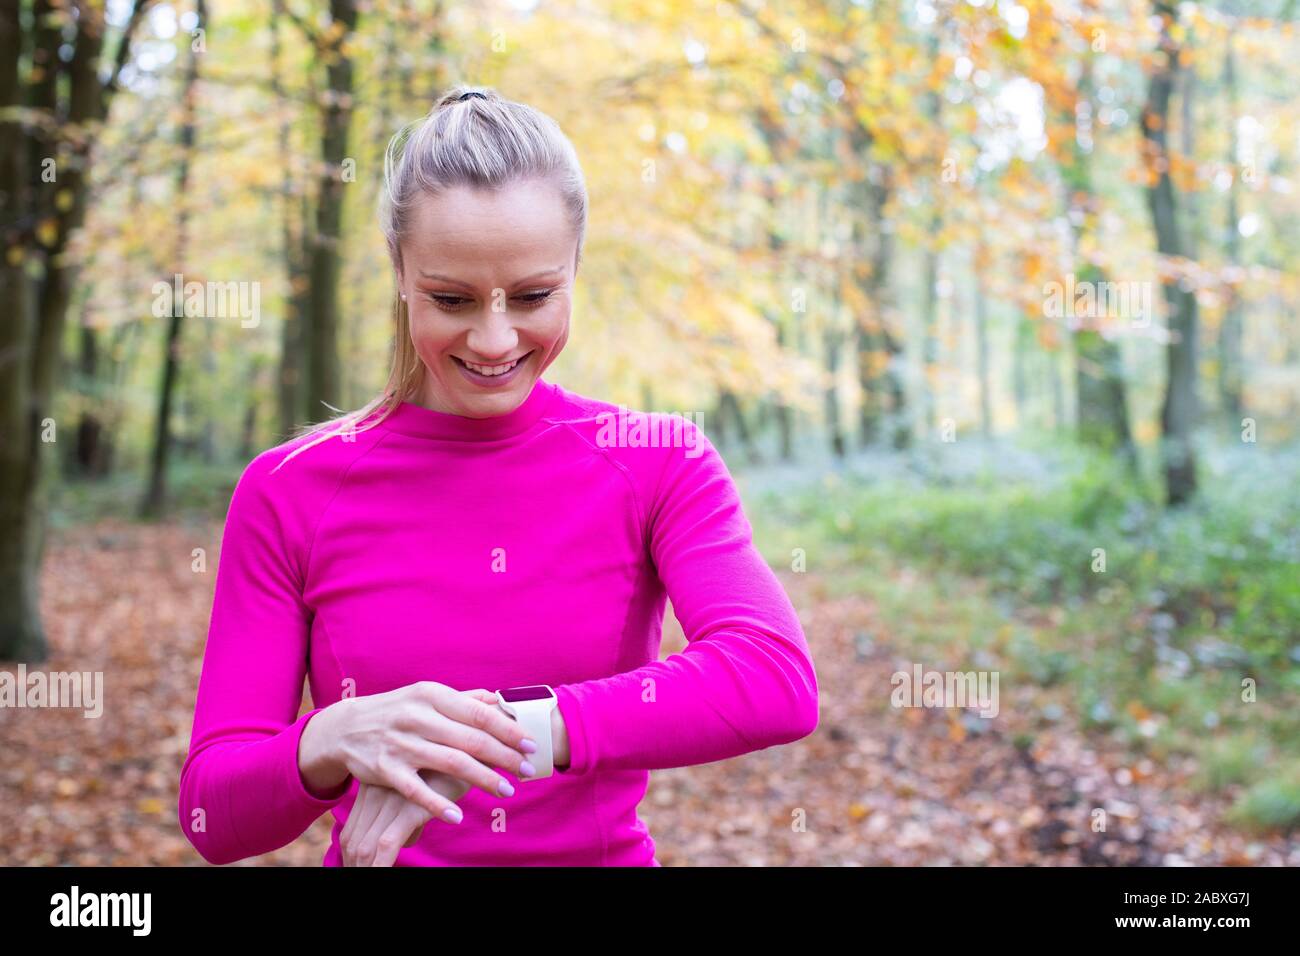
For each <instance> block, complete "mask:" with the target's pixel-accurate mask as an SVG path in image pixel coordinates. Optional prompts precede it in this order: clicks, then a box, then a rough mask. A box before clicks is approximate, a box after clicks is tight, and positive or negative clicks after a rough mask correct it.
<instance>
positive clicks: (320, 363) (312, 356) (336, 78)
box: [307, 0, 358, 421]
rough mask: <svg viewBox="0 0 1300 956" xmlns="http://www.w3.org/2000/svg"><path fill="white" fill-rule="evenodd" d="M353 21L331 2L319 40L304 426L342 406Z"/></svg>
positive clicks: (338, 1) (340, 4) (349, 8)
mask: <svg viewBox="0 0 1300 956" xmlns="http://www.w3.org/2000/svg"><path fill="white" fill-rule="evenodd" d="M357 16H358V14H357V5H356V2H355V0H330V18H331V29H330V30H328V31H327V32H326V33H323V34H321V36H320V40H321V43H322V46H323V49H322V50H321V58H322V60H323V61H324V63H325V73H326V77H327V82H326V94H325V97H324V99H325V103H324V105H323V108H322V110H321V113H322V115H321V143H320V148H321V153H320V155H321V167H320V174H319V176H318V182H317V186H318V188H317V195H316V223H315V230H314V233H313V235H312V236H311V239H310V243H309V254H308V261H309V265H308V276H309V279H310V282H311V287H310V304H309V309H310V311H309V318H310V324H311V331H310V333H309V338H310V341H309V342H308V346H307V356H308V370H307V419H308V421H323V420H325V419H327V418H330V417H331V416H332V415H333V414H334V413H333V411H332V409H333V408H337V407H339V406H340V404H341V403H342V402H343V396H342V395H341V394H340V384H341V379H340V374H339V355H338V333H339V269H340V262H341V256H340V252H339V246H340V243H341V241H342V238H343V233H342V222H343V187H344V181H343V162H344V160H346V159H347V157H348V124H349V123H350V121H351V119H352V60H351V58H350V57H349V56H348V55H347V54H346V53H345V49H346V47H345V45H346V44H348V43H349V42H351V40H352V37H353V35H354V33H355V32H356V28H357Z"/></svg>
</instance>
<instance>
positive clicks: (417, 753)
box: [409, 738, 522, 797]
mask: <svg viewBox="0 0 1300 956" xmlns="http://www.w3.org/2000/svg"><path fill="white" fill-rule="evenodd" d="M409 759H410V760H411V762H412V763H413V764H415V766H417V767H420V768H423V769H428V770H435V771H437V772H439V773H442V774H445V775H446V776H448V777H454V778H456V780H458V781H460V782H461V783H462V785H463V786H465V787H467V788H468V787H478V788H479V789H480V790H482V791H483V792H484V793H486V794H490V795H491V796H493V797H508V796H513V795H514V784H512V783H511V782H510V781H509V780H507V779H506V778H505V777H503V776H501V774H499V773H497V772H496V771H495V770H494V769H492V768H491V767H489V766H485V765H484V764H483V763H482V762H481V761H479V760H478V759H477V758H475V757H474V756H472V755H471V754H468V753H466V752H465V751H463V750H458V749H457V748H455V747H449V746H445V745H443V744H437V743H431V742H429V741H427V740H421V739H419V738H416V739H414V740H413V741H411V743H410V758H409ZM520 776H522V774H520ZM503 784H504V786H503Z"/></svg>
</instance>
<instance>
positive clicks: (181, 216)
mask: <svg viewBox="0 0 1300 956" xmlns="http://www.w3.org/2000/svg"><path fill="white" fill-rule="evenodd" d="M196 13H197V22H196V29H199V30H203V29H206V28H207V10H206V6H205V0H198V3H197V7H196ZM198 78H199V54H198V53H197V52H196V51H195V50H194V49H193V48H192V47H191V50H190V56H189V63H188V64H187V66H186V69H185V81H184V86H183V87H182V89H181V109H182V119H181V126H180V130H179V134H178V141H179V144H180V148H181V149H180V160H179V165H178V167H177V170H176V203H177V207H178V211H177V217H176V218H177V221H176V258H175V271H176V272H177V273H179V274H180V275H181V276H182V280H181V281H182V287H183V284H184V281H185V280H184V278H183V277H184V274H185V260H186V256H187V254H188V251H189V250H188V248H187V241H188V238H189V218H190V213H189V199H188V186H189V178H190V163H191V161H192V160H193V156H194V138H195V133H194V130H195V122H194V113H195V109H194V106H195V103H194V101H195V97H196V96H197V86H198ZM211 318H212V317H211V316H209V317H208V320H209V321H210V320H211ZM184 319H185V301H184V296H183V295H180V296H175V297H174V298H173V299H172V314H171V316H170V317H169V319H168V322H167V339H166V342H165V345H164V350H163V372H162V381H161V383H160V385H159V388H158V417H157V419H156V421H155V422H154V440H153V454H152V455H151V457H150V468H149V486H148V490H147V491H146V492H145V496H144V498H143V500H142V501H141V502H140V517H142V518H156V517H158V516H159V515H161V514H162V513H163V511H164V509H165V508H166V506H167V460H168V458H169V456H170V452H171V442H172V436H171V410H172V399H173V396H174V395H175V391H176V382H177V379H178V378H179V376H180V361H181V354H180V352H181V332H182V330H183V328H184Z"/></svg>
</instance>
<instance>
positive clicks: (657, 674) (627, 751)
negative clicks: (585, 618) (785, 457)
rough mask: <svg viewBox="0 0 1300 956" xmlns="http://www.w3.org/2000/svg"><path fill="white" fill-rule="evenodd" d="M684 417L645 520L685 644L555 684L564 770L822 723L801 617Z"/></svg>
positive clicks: (778, 738) (650, 763)
mask: <svg viewBox="0 0 1300 956" xmlns="http://www.w3.org/2000/svg"><path fill="white" fill-rule="evenodd" d="M683 424H684V431H683V435H684V442H683V444H684V447H675V448H668V449H659V450H658V453H659V454H660V455H662V456H664V458H663V460H662V463H661V464H662V471H660V474H659V477H658V479H657V481H656V482H655V483H654V484H653V488H654V490H653V492H652V493H651V495H650V496H649V502H648V507H647V509H646V510H647V515H646V520H647V528H648V534H649V539H650V541H649V544H650V551H651V556H652V557H653V560H654V563H655V567H656V569H657V570H658V573H659V577H660V579H661V580H662V581H663V583H664V587H665V588H666V590H667V592H668V597H669V599H670V600H671V601H672V605H673V611H674V613H675V614H676V615H677V619H678V620H679V621H680V622H681V625H682V629H683V631H684V632H685V635H686V639H687V641H688V642H689V643H688V646H687V647H686V648H685V649H684V650H683V651H681V652H680V653H677V654H673V655H670V656H669V657H668V658H667V659H665V660H662V661H654V662H651V663H649V664H646V665H645V666H643V667H640V668H637V669H636V670H632V671H628V672H626V673H623V674H616V675H613V676H611V677H607V678H602V679H599V680H589V681H582V682H580V683H573V684H562V685H559V686H557V687H556V688H555V692H556V696H557V698H558V704H559V711H560V714H561V716H562V718H563V723H564V729H565V735H566V736H567V738H568V750H569V755H568V756H569V765H568V766H567V767H559V766H557V770H558V772H560V773H569V774H582V773H586V772H588V771H591V770H624V769H638V770H653V769H657V768H664V767H681V766H687V765H690V764H698V763H711V762H713V761H715V760H725V759H727V758H729V757H735V756H738V755H739V754H743V753H748V752H750V751H753V750H761V749H763V748H765V747H771V746H775V745H777V744H784V743H790V742H791V741H795V740H799V739H800V738H802V737H806V736H808V735H809V734H811V733H812V732H813V731H814V730H815V729H816V727H817V721H818V705H817V676H816V673H815V671H814V669H813V661H812V656H811V654H810V652H809V649H808V643H807V640H806V639H805V637H804V633H803V628H802V627H801V625H800V623H799V618H798V615H796V613H795V610H794V607H793V606H792V605H791V603H790V599H789V597H787V595H786V593H785V590H784V589H783V588H782V587H781V584H780V582H779V581H778V580H777V578H776V575H775V574H773V572H772V569H771V568H770V567H768V565H767V562H766V561H764V560H763V557H762V556H761V555H760V554H759V552H758V550H757V549H756V548H755V547H754V544H753V529H752V528H751V526H750V524H749V521H748V519H746V517H745V514H744V511H743V510H742V508H741V502H740V495H739V493H738V492H737V490H736V486H735V483H734V481H733V480H732V478H731V475H730V473H729V472H728V470H727V466H726V464H725V463H724V462H723V460H722V456H721V455H720V454H718V451H717V449H716V448H714V446H713V444H712V443H711V442H710V441H709V440H708V438H707V437H706V436H705V435H704V432H703V431H702V430H700V429H699V428H698V426H696V425H695V424H694V423H692V422H689V421H686V422H684V423H683ZM636 453H637V454H649V451H648V450H647V449H637V450H636Z"/></svg>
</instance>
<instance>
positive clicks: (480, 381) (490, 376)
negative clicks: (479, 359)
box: [451, 349, 536, 385]
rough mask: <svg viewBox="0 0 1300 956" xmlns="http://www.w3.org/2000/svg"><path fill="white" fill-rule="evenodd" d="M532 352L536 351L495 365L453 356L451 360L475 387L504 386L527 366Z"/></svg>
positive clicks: (531, 351)
mask: <svg viewBox="0 0 1300 956" xmlns="http://www.w3.org/2000/svg"><path fill="white" fill-rule="evenodd" d="M534 351H536V350H535V349H533V350H530V351H528V352H525V353H524V354H523V355H520V356H518V357H517V358H514V359H512V360H511V361H509V362H501V363H498V364H496V365H479V364H478V363H476V362H466V361H465V360H464V359H462V358H460V357H459V356H455V355H453V356H452V357H451V358H452V361H454V362H455V363H456V365H457V367H458V368H459V369H460V370H461V372H462V373H463V374H464V375H465V376H466V377H467V378H468V379H469V380H470V381H472V382H474V383H475V384H476V385H504V384H505V383H506V382H508V381H510V380H511V379H513V378H514V377H515V376H516V375H517V374H518V373H519V370H520V369H521V368H523V367H524V366H525V365H527V364H528V360H529V359H530V358H531V357H532V354H533V352H534Z"/></svg>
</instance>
